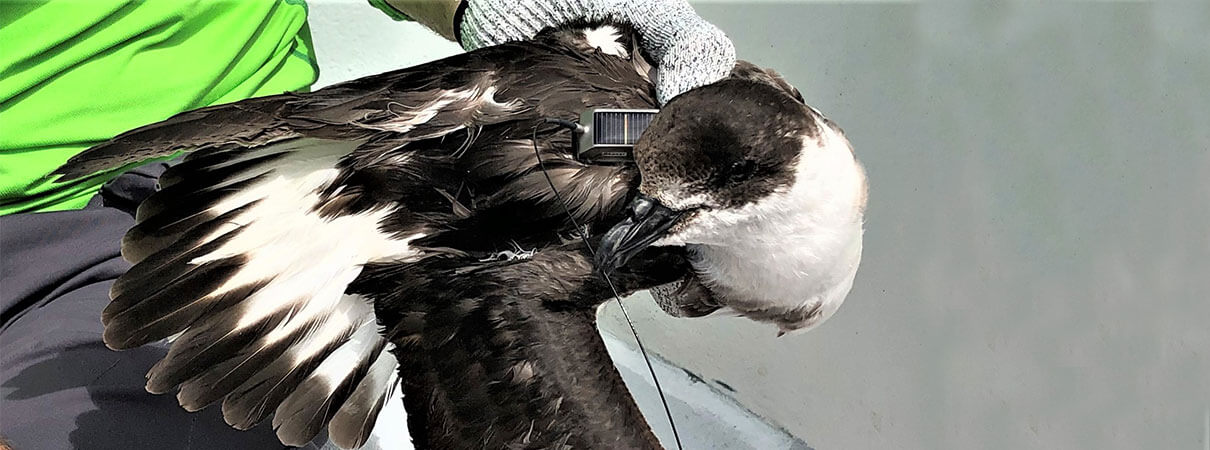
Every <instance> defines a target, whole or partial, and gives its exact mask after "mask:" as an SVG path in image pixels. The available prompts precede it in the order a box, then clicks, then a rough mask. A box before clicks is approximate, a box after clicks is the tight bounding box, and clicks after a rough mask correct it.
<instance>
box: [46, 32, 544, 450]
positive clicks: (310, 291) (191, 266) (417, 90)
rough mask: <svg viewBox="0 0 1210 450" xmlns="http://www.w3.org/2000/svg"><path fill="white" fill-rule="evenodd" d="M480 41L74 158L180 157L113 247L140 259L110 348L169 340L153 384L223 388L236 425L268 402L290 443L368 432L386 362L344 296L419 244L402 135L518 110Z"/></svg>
mask: <svg viewBox="0 0 1210 450" xmlns="http://www.w3.org/2000/svg"><path fill="white" fill-rule="evenodd" d="M487 53H488V54H487V55H486V56H487V57H485V54H484V52H480V53H477V54H473V55H464V56H462V57H461V58H462V59H461V60H458V59H455V60H446V61H443V62H441V64H442V65H441V66H436V67H434V66H432V65H430V66H420V67H417V68H414V69H410V70H405V71H399V72H393V73H387V74H383V75H379V76H374V77H369V78H365V79H361V80H357V81H353V82H350V83H346V84H343V85H337V86H333V87H331V88H329V89H325V90H321V91H317V92H315V93H312V94H305V95H293V94H287V95H279V96H273V97H265V98H258V99H251V100H246V101H243V102H238V103H234V104H229V105H221V106H215V107H210V108H205V109H201V110H196V111H191V112H187V113H183V114H180V115H178V116H175V117H173V118H171V119H168V120H166V121H164V122H160V123H157V124H153V125H149V126H146V127H143V128H139V129H136V130H133V131H130V132H127V133H124V134H122V135H120V136H118V137H116V138H114V139H113V140H111V141H109V142H106V143H104V144H101V145H99V146H96V147H94V148H92V149H90V150H89V151H86V152H84V153H82V154H80V155H78V156H77V157H75V158H72V160H70V161H69V162H68V163H67V164H66V165H64V166H63V167H62V168H60V169H59V171H58V173H60V174H62V175H64V176H65V177H68V178H71V177H79V176H84V175H87V174H90V173H93V172H96V171H102V170H109V169H114V168H118V167H122V166H124V165H127V164H130V163H133V162H137V161H142V160H146V159H148V158H156V157H164V156H168V155H172V154H175V153H178V152H182V151H184V152H190V153H189V154H188V155H187V156H186V157H185V158H184V160H183V161H182V162H181V163H180V164H177V165H175V166H173V167H172V168H171V169H169V170H168V171H167V172H166V173H165V174H164V175H163V177H162V178H161V180H160V183H161V190H160V191H159V192H157V193H156V194H154V195H153V196H152V197H151V198H149V199H148V200H147V201H145V202H144V203H143V204H142V205H141V206H140V207H139V210H138V213H137V217H136V219H137V224H136V226H135V227H134V228H132V229H131V230H130V231H129V232H128V234H127V235H126V237H125V239H124V240H123V242H122V253H123V255H124V256H125V257H126V259H128V260H130V261H131V262H134V263H135V265H134V266H133V267H132V268H131V269H130V270H129V271H128V272H127V273H126V274H125V275H124V276H122V277H121V278H120V279H118V280H117V282H115V284H114V286H113V288H112V291H111V297H112V302H111V303H110V305H109V306H108V307H107V308H106V309H105V311H104V315H103V318H102V320H103V322H104V324H105V334H104V339H105V342H106V344H107V345H109V346H110V347H112V348H115V349H127V348H133V347H137V346H140V345H144V344H147V343H149V342H153V341H157V340H160V339H165V338H169V337H171V336H175V338H174V340H173V343H172V345H171V348H170V351H169V353H168V355H167V356H166V357H165V358H164V359H163V360H162V361H160V362H159V363H158V364H157V365H156V366H155V367H153V368H152V369H151V371H150V372H149V373H148V382H147V389H148V390H149V391H151V392H155V393H163V392H169V391H172V390H174V389H179V392H178V394H177V398H178V400H179V401H180V403H181V405H182V406H183V407H185V408H186V409H188V410H197V409H200V408H202V407H205V406H207V405H209V404H212V403H214V402H217V401H219V400H222V404H223V406H222V408H223V415H224V418H225V419H226V420H227V422H228V423H230V424H231V425H233V426H235V427H237V428H241V429H242V428H248V427H251V426H253V425H255V424H256V423H258V422H260V421H261V420H263V419H264V418H266V417H268V416H269V415H270V414H274V419H273V426H274V427H275V428H276V429H277V432H278V436H279V437H280V438H281V439H282V441H283V442H284V443H286V444H292V445H302V444H305V443H306V442H308V441H310V440H311V439H312V438H313V437H314V436H315V435H316V434H317V433H318V432H319V431H320V430H321V429H322V428H323V426H324V425H328V424H329V423H330V427H329V435H330V437H331V439H332V440H333V441H334V442H335V443H337V444H338V445H341V446H343V447H350V448H351V447H357V446H360V445H361V444H362V443H364V442H365V439H366V438H367V437H368V434H369V432H370V430H371V429H372V427H373V424H374V422H375V418H376V416H377V414H378V412H379V410H380V409H381V408H382V405H383V402H384V401H385V399H386V398H387V397H388V396H389V394H390V390H391V389H392V388H393V387H394V386H395V384H396V383H395V380H396V378H395V377H396V376H397V375H396V371H395V370H394V369H395V366H396V363H395V360H394V358H393V357H391V355H390V354H389V351H388V350H389V349H388V348H387V347H388V344H387V343H386V341H385V340H384V339H383V338H382V337H381V336H380V335H379V333H378V329H377V321H376V319H375V316H374V312H373V307H372V305H371V304H370V302H369V301H367V300H366V299H364V298H361V297H359V296H355V295H347V294H346V293H345V291H346V288H347V287H348V285H349V283H350V282H352V281H353V280H354V279H355V278H356V277H357V276H358V274H359V273H360V272H361V270H362V267H363V266H364V265H366V264H370V263H381V262H390V261H409V260H413V259H415V258H417V257H418V256H420V251H419V250H417V249H416V248H414V246H411V245H409V244H410V242H411V241H413V240H415V239H417V238H420V237H423V236H425V235H426V234H427V232H428V231H427V230H426V227H425V225H424V223H423V222H421V221H416V220H408V217H410V216H411V214H410V211H409V208H410V207H411V206H412V205H413V203H415V202H409V201H408V199H406V198H404V197H403V195H416V194H414V193H413V194H401V192H405V191H407V190H408V188H409V187H410V186H409V184H417V183H422V182H424V180H422V179H421V178H423V177H422V175H424V174H423V173H421V172H422V170H421V169H419V168H417V165H416V161H412V160H411V159H412V158H411V156H412V155H411V154H410V149H409V147H408V146H409V145H410V144H412V143H414V142H417V141H422V140H431V139H434V138H441V137H446V136H450V135H454V134H457V133H463V134H464V135H465V137H463V139H469V138H470V136H471V133H472V132H473V131H474V130H476V129H477V128H478V127H480V126H483V125H485V124H490V123H493V122H494V121H499V120H504V119H505V118H508V117H510V116H509V115H508V114H509V113H512V112H516V111H515V109H517V108H521V107H522V106H521V105H519V104H518V103H515V102H508V101H497V99H496V97H495V88H494V87H493V81H494V79H493V76H492V74H493V70H491V69H492V64H493V61H492V58H490V56H491V53H490V52H487ZM351 155H356V157H353V156H351ZM371 163H372V164H371ZM428 170H431V168H430V169H428ZM409 175H416V177H413V178H416V179H412V180H401V179H399V178H400V177H404V178H407V177H408V176H409ZM413 191H419V189H414V190H413ZM425 192H426V194H425V195H431V196H434V197H435V198H438V199H441V197H440V196H438V195H437V193H435V192H434V189H433V188H432V187H431V186H430V187H428V189H427V190H425ZM442 201H444V199H443V200H442Z"/></svg>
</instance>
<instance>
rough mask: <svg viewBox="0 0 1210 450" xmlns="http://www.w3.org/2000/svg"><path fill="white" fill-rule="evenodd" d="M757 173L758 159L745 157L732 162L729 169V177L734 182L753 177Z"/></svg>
mask: <svg viewBox="0 0 1210 450" xmlns="http://www.w3.org/2000/svg"><path fill="white" fill-rule="evenodd" d="M755 173H756V161H753V160H751V159H743V160H739V161H736V162H734V163H732V164H731V167H730V168H729V169H728V170H727V179H728V181H732V182H738V181H744V180H747V179H749V178H751V177H752V175H753V174H755Z"/></svg>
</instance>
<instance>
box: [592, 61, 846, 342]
mask: <svg viewBox="0 0 1210 450" xmlns="http://www.w3.org/2000/svg"><path fill="white" fill-rule="evenodd" d="M634 154H635V160H636V163H637V164H638V169H639V173H640V176H641V184H640V187H639V193H638V195H637V196H636V197H635V198H634V200H633V201H632V202H631V204H630V206H629V208H628V216H627V217H626V218H625V219H624V220H623V221H622V222H621V223H619V224H617V225H616V226H614V227H613V228H611V229H610V230H609V231H608V232H606V234H605V236H604V238H603V240H602V243H601V246H600V251H599V252H598V253H597V265H598V268H599V270H601V271H602V272H604V273H609V272H611V271H612V270H614V269H616V268H617V267H619V266H621V265H622V264H624V263H625V262H626V261H627V260H628V259H629V258H630V257H631V256H633V255H635V254H636V253H637V252H639V251H641V250H643V249H644V248H646V247H648V246H652V245H656V246H664V245H679V246H686V247H687V248H689V250H690V256H691V262H692V263H693V265H694V269H695V270H696V271H697V274H698V275H699V276H700V277H701V278H702V279H703V281H704V282H705V284H706V286H707V287H709V288H710V289H711V290H712V291H714V292H716V293H718V294H720V295H721V297H722V299H721V300H722V301H723V302H724V305H723V306H725V307H730V308H731V309H733V310H735V311H737V312H739V313H740V314H741V315H745V316H748V317H750V318H754V319H757V320H763V321H768V322H773V323H776V324H777V325H778V326H779V327H780V328H781V329H782V331H793V330H804V329H807V328H810V327H813V326H815V325H817V324H819V323H820V322H822V321H823V320H825V319H826V318H827V317H828V316H830V315H831V314H832V313H833V312H835V310H836V308H837V307H838V306H839V304H840V302H841V301H843V299H844V297H845V296H846V295H847V294H848V290H849V288H850V287H851V285H852V281H853V274H854V273H855V271H856V268H857V263H858V261H859V259H860V253H861V233H862V229H861V227H862V220H863V219H862V216H863V214H864V209H865V201H866V180H865V174H864V171H863V170H862V168H861V165H860V164H859V163H858V162H857V160H856V158H855V157H854V155H853V151H852V148H851V147H850V145H849V142H848V140H847V139H845V137H844V134H843V132H842V131H841V130H840V129H839V128H838V127H836V126H835V125H834V124H833V123H832V122H831V121H829V120H828V119H826V118H825V117H823V115H822V114H820V113H819V112H818V111H816V110H815V109H813V108H811V107H810V106H807V105H806V104H805V103H804V102H803V100H802V97H801V96H800V95H799V94H798V91H797V90H795V89H794V88H793V87H791V86H790V85H789V84H787V83H786V82H785V81H784V80H782V79H781V78H780V77H779V76H777V75H776V74H775V73H772V72H767V71H764V70H761V69H759V68H757V67H755V66H752V65H751V64H747V63H741V64H740V65H739V66H737V68H736V70H735V71H733V73H732V74H731V76H730V77H728V78H726V79H723V80H721V81H719V82H716V83H713V84H710V85H706V86H703V87H700V88H697V89H694V90H691V91H688V92H686V93H684V94H682V95H680V96H677V97H675V98H673V99H672V100H671V101H670V102H668V104H666V105H665V106H664V108H663V109H662V110H661V111H660V112H659V114H657V115H656V116H655V118H654V119H653V121H652V123H651V125H650V126H649V127H648V128H647V130H646V131H645V132H644V133H643V135H642V137H641V138H640V140H639V142H638V143H637V144H636V146H635V150H634Z"/></svg>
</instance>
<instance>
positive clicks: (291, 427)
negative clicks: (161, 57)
mask: <svg viewBox="0 0 1210 450" xmlns="http://www.w3.org/2000/svg"><path fill="white" fill-rule="evenodd" d="M635 49H636V46H635V45H634V39H633V38H632V36H631V34H630V33H629V32H627V31H625V27H624V26H621V25H596V26H588V27H583V26H581V27H568V28H564V29H559V30H548V31H546V32H544V33H543V34H541V35H540V36H539V37H537V38H535V39H533V40H531V41H525V42H515V43H509V44H504V45H500V46H495V47H489V48H484V49H480V50H476V51H473V52H469V53H466V54H461V55H457V56H453V57H450V58H446V59H443V60H439V61H436V62H432V63H428V64H424V65H421V66H417V67H414V68H410V69H404V70H399V71H394V72H388V73H384V74H380V75H374V76H370V77H366V78H362V79H358V80H353V81H349V82H346V83H341V84H338V85H334V86H331V87H328V88H324V89H320V90H317V91H314V92H310V93H299V94H283V95H276V96H270V97H262V98H255V99H249V100H244V101H241V102H236V103H232V104H226V105H219V106H213V107H208V108H203V109H199V110H195V111H190V112H186V113H182V114H179V115H177V116H174V117H172V118H170V119H168V120H165V121H163V122H159V123H156V124H152V125H148V126H145V127H142V128H139V129H136V130H133V131H130V132H127V133H123V134H122V135H119V136H117V137H115V138H114V139H112V140H110V141H108V142H106V143H104V144H101V145H98V146H96V147H93V148H92V149H89V150H88V151H86V152H84V153H82V154H80V155H78V156H76V157H74V158H72V159H71V160H70V161H68V162H67V164H65V165H64V166H63V167H62V168H60V169H59V173H60V174H62V175H64V176H66V177H79V176H84V175H88V174H91V173H94V172H98V171H102V170H110V169H115V168H119V167H123V166H126V165H128V164H132V163H135V162H138V161H143V160H146V159H149V158H159V157H167V156H169V155H173V154H176V153H178V152H189V154H188V155H187V156H186V157H185V158H184V160H183V161H182V162H181V163H179V164H177V165H175V166H173V167H172V168H171V169H169V170H168V171H167V172H166V173H164V175H163V176H162V177H161V179H160V187H161V190H160V191H159V192H157V193H156V194H154V195H153V196H152V197H150V198H149V199H148V200H146V201H145V202H144V203H143V204H142V205H141V206H140V207H139V209H138V213H137V217H136V220H137V225H136V226H135V227H134V228H132V229H131V230H130V231H129V233H128V234H127V235H126V237H125V238H124V240H123V242H122V254H123V256H124V257H125V258H126V259H128V260H130V261H132V262H133V263H134V266H133V267H132V268H131V269H130V270H129V271H128V272H127V273H126V274H125V275H123V276H122V277H121V278H119V279H118V280H117V281H116V282H115V283H114V285H113V288H112V290H111V297H112V303H111V304H110V305H109V307H108V308H106V310H105V311H104V315H103V317H102V320H103V322H104V324H105V334H104V339H105V342H106V344H107V345H109V346H110V347H112V348H115V349H128V348H134V347H138V346H141V345H144V344H147V343H150V342H154V341H158V340H161V339H166V338H171V339H172V345H171V348H170V350H169V352H168V354H167V356H165V357H164V359H163V360H161V361H160V362H159V363H158V364H156V365H155V366H154V367H152V368H151V369H150V371H149V373H148V381H147V390H148V391H150V392H153V393H166V392H171V391H174V390H175V391H178V393H177V399H178V400H179V402H180V404H181V406H183V407H184V408H185V409H188V410H191V411H192V410H197V409H200V408H203V407H205V406H207V405H210V404H213V403H215V402H219V401H221V402H222V411H223V416H224V418H225V419H226V421H227V422H228V423H230V424H231V425H233V426H235V427H237V428H241V429H243V428H248V427H251V426H253V425H255V424H257V423H258V422H260V421H262V420H263V419H265V418H267V417H268V416H270V415H272V416H273V420H272V422H273V426H274V427H275V428H276V430H277V434H278V436H279V437H280V438H281V440H282V442H284V443H286V444H292V445H301V444H304V443H306V442H308V441H309V440H311V439H312V438H313V437H314V436H315V435H316V434H317V433H318V432H320V431H321V430H322V429H323V427H324V426H325V425H326V426H327V427H328V433H329V436H330V438H331V439H332V440H333V442H335V443H336V444H338V445H340V446H342V447H346V448H353V447H358V446H360V445H362V444H363V443H364V442H365V441H366V439H367V436H368V434H369V432H370V430H371V428H372V427H373V424H374V423H375V418H376V416H377V415H378V413H379V410H380V409H381V407H382V404H383V402H384V401H385V399H386V398H387V396H388V395H389V393H390V391H391V389H392V388H393V387H394V386H396V385H398V384H399V382H400V378H402V385H403V388H404V394H405V406H406V409H407V412H408V414H409V423H410V425H411V426H410V429H411V432H412V433H413V438H414V439H415V441H416V445H417V446H418V448H430V447H432V448H461V447H462V446H470V445H473V446H486V447H493V448H495V447H504V446H518V445H519V446H522V447H548V446H555V447H558V446H563V445H570V446H572V447H577V448H580V447H584V448H620V447H626V448H648V447H656V446H658V444H657V443H656V442H655V439H654V437H652V435H651V432H650V430H649V429H647V427H646V424H645V422H644V421H643V420H642V417H641V415H639V414H638V411H637V409H636V408H635V407H634V403H633V401H632V400H631V399H630V398H629V396H628V395H627V394H626V393H625V387H624V385H623V384H622V383H621V380H620V378H618V376H617V373H616V372H615V371H614V369H613V368H612V365H611V364H610V362H609V359H608V355H607V354H606V353H605V352H604V350H603V346H602V345H601V343H600V338H599V336H598V335H597V333H596V331H595V329H594V324H595V322H594V319H593V316H592V312H593V311H594V307H595V305H597V304H599V303H600V302H601V301H602V300H604V299H605V298H607V292H608V291H605V290H604V286H603V285H602V284H601V283H600V281H599V278H597V277H595V276H594V268H593V266H594V264H593V260H592V259H591V257H590V256H589V254H588V253H586V251H587V250H589V248H587V247H582V246H580V244H577V243H576V242H575V241H574V240H573V241H568V239H569V238H570V237H571V236H574V235H577V234H582V235H588V236H592V237H593V239H594V240H595V241H597V242H598V243H597V244H593V245H599V246H600V251H599V252H598V254H597V258H598V259H597V264H596V265H598V266H599V269H602V271H604V272H607V273H612V274H613V277H612V278H613V279H615V281H616V282H617V283H618V285H619V288H620V289H622V290H627V291H629V290H635V289H642V288H648V287H652V286H656V285H662V284H666V283H669V282H673V281H678V280H679V281H678V283H679V284H678V285H675V286H674V287H673V288H665V289H664V290H662V291H659V292H657V294H659V297H661V298H663V299H670V300H667V301H665V303H666V305H665V306H666V308H668V309H671V310H673V311H682V312H685V314H687V315H700V314H703V313H706V312H709V311H711V310H714V309H718V308H726V309H731V310H734V311H737V312H738V313H740V314H743V315H746V316H748V317H751V318H754V319H757V320H763V321H769V322H773V323H776V324H777V325H778V326H779V327H780V328H781V329H782V330H793V329H804V328H809V327H811V326H813V325H816V324H818V323H819V322H820V321H822V320H824V319H826V318H827V317H828V316H829V315H831V314H832V313H833V312H834V311H835V310H836V307H837V306H839V304H840V302H841V301H842V300H843V299H844V297H845V295H846V294H847V292H848V290H849V287H850V286H851V284H852V282H853V276H854V273H855V270H856V267H857V263H858V260H859V258H860V253H861V231H862V214H863V208H864V203H865V179H864V175H863V172H862V170H861V167H860V165H859V164H858V163H857V161H856V160H855V159H854V156H853V154H852V151H851V149H850V147H849V145H848V142H847V141H846V139H845V138H844V136H843V134H842V133H841V131H840V130H839V129H838V128H837V127H835V126H834V125H833V124H832V123H831V122H830V121H828V120H827V119H825V118H824V117H823V116H822V115H820V114H819V113H818V112H817V111H815V110H814V109H812V108H810V107H808V106H807V105H806V104H805V103H803V101H802V98H801V96H800V95H799V94H798V92H797V91H796V90H794V88H792V87H790V86H789V85H788V84H786V83H785V82H784V81H783V80H781V78H780V77H778V76H777V75H776V74H773V73H772V72H767V71H764V70H761V69H759V68H757V67H755V66H753V65H751V64H748V63H740V64H739V65H737V66H736V69H735V70H734V71H733V73H732V74H731V76H730V77H729V78H727V79H725V80H723V81H720V82H718V83H715V84H712V85H708V86H705V87H702V88H699V89H696V90H693V91H690V92H687V93H685V94H682V95H681V96H678V97H676V98H674V99H673V100H672V101H670V102H669V103H668V104H667V105H666V106H665V108H664V109H663V111H662V112H660V113H659V114H658V115H657V117H656V119H655V121H654V122H653V123H652V124H651V128H650V129H649V130H648V132H646V133H645V134H644V136H643V138H642V139H641V141H640V142H639V145H638V146H637V147H636V150H635V152H636V159H637V162H638V164H637V168H636V167H631V166H595V165H585V164H583V163H580V162H578V161H576V160H575V159H574V158H573V157H572V155H571V154H570V152H569V151H570V146H571V135H570V133H567V132H565V131H563V130H561V129H560V128H559V127H558V126H557V125H554V124H551V123H549V122H546V121H544V120H543V119H544V118H561V119H566V120H572V119H575V118H576V117H578V116H579V114H580V113H581V112H583V111H586V110H590V109H593V108H653V107H655V106H656V101H655V96H654V91H653V85H652V83H651V80H650V78H649V74H650V72H651V71H650V66H649V65H647V63H646V62H645V61H644V59H643V58H642V56H641V55H640V54H638V53H637V52H636V51H635ZM535 127H536V130H535ZM535 146H536V147H537V152H539V153H540V154H541V158H542V160H543V162H544V163H545V166H546V171H545V173H544V171H543V170H541V169H540V168H539V164H538V158H537V157H536V156H535V150H534V147H535ZM640 175H641V182H640ZM547 176H549V177H550V181H551V182H552V183H553V184H554V186H555V187H556V188H557V189H558V191H559V193H560V194H561V196H562V197H563V198H564V199H566V201H567V208H568V211H569V212H570V214H571V216H573V217H574V218H575V219H576V222H578V223H580V224H583V225H584V226H585V228H587V229H581V230H576V229H574V227H573V226H572V225H570V223H571V222H570V221H569V220H568V217H567V215H566V213H565V210H564V207H563V205H562V204H560V203H559V202H558V201H556V197H555V195H554V194H553V192H552V190H551V188H550V186H549V185H548V181H547V178H546V177H547ZM615 224H616V226H615ZM611 227H612V228H611ZM607 230H608V231H607ZM606 231H607V232H606ZM652 245H654V246H655V247H651V246H652ZM648 247H650V248H648ZM519 250H535V251H532V252H523V251H519ZM502 254H506V255H509V256H510V258H504V259H505V260H499V258H496V257H497V256H499V255H502ZM518 254H520V255H518ZM636 255H637V256H636ZM628 260H629V262H627V261H628Z"/></svg>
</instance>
